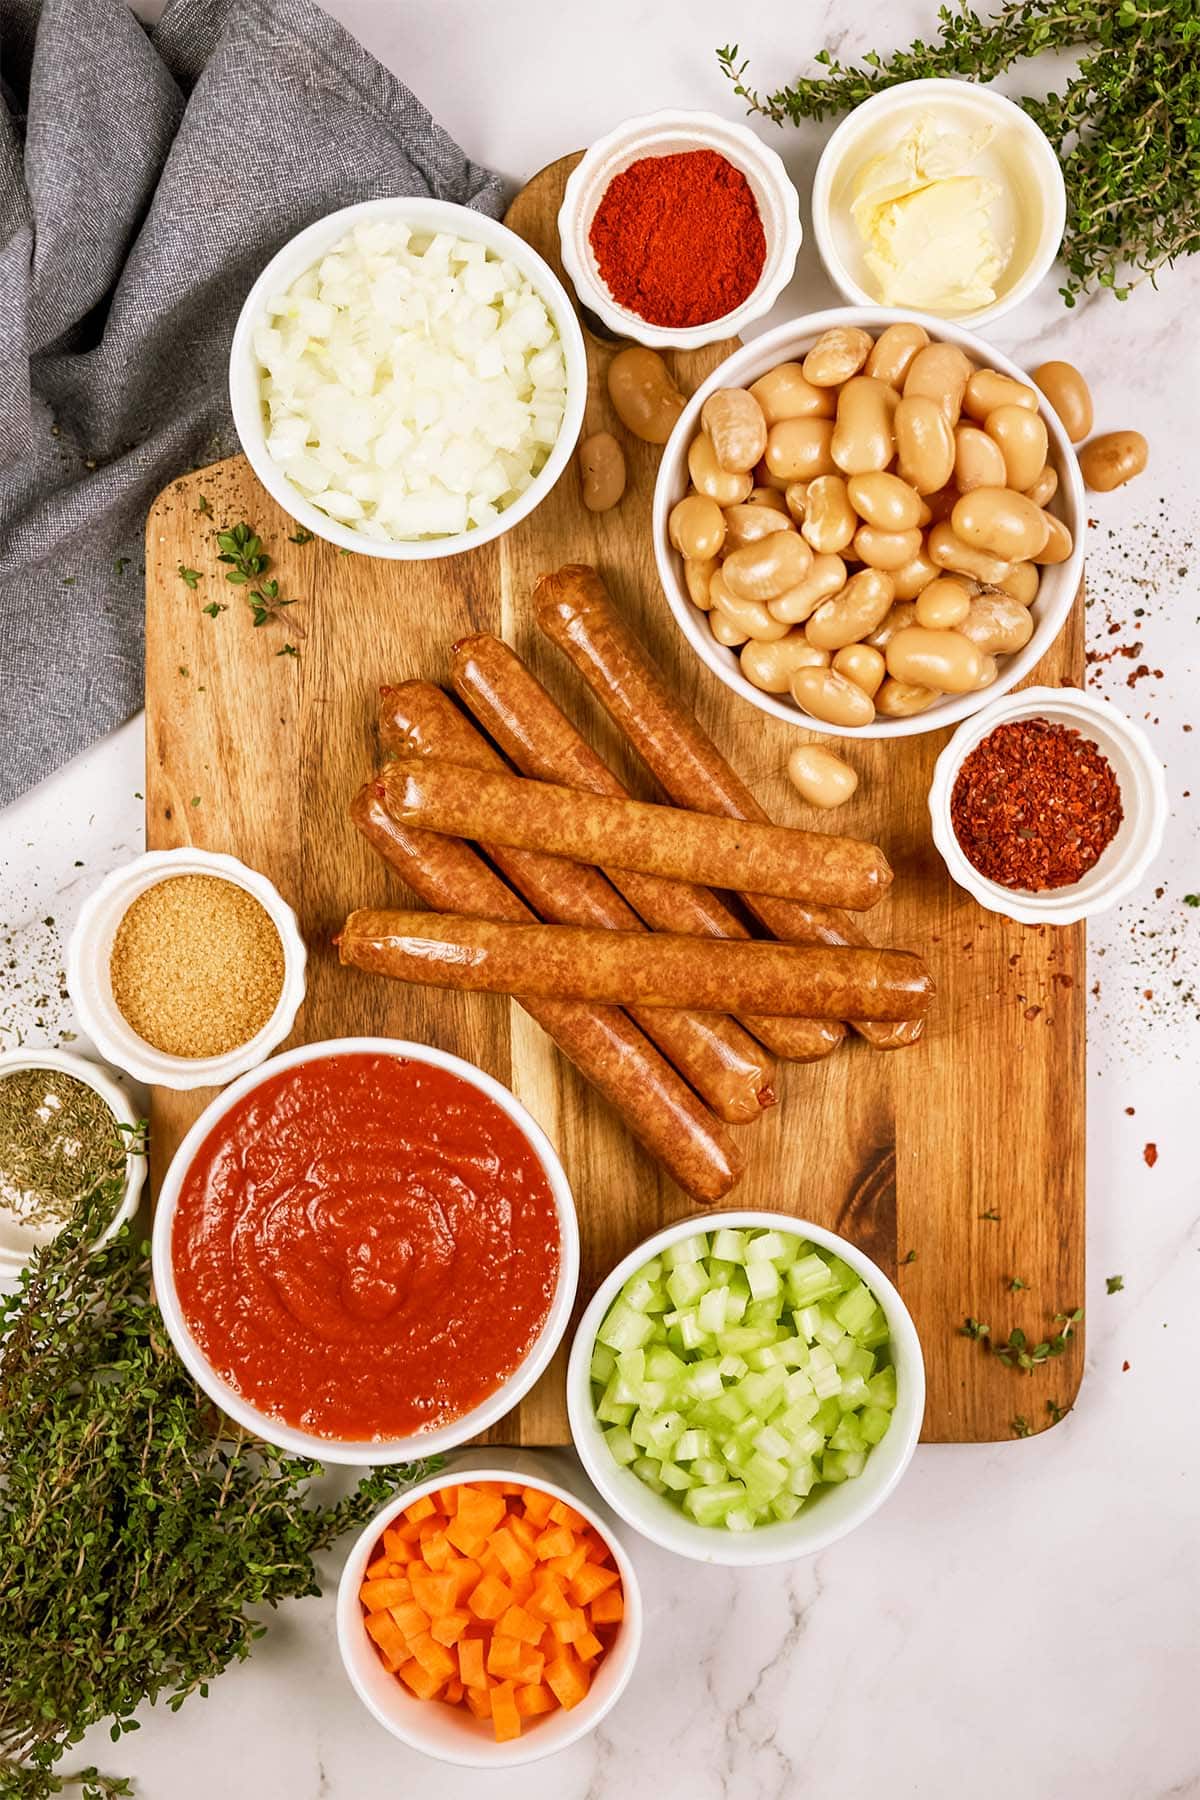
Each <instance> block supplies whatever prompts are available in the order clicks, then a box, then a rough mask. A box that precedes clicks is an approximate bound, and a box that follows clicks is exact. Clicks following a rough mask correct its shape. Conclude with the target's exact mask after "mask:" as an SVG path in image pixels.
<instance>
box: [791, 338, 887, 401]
mask: <svg viewBox="0 0 1200 1800" xmlns="http://www.w3.org/2000/svg"><path fill="white" fill-rule="evenodd" d="M874 342H875V340H874V338H873V337H872V336H871V334H870V332H869V331H860V330H859V328H858V326H857V325H833V326H831V327H830V329H829V330H828V331H823V332H822V333H821V335H820V337H819V338H818V339H817V341H816V343H815V344H814V345H813V347H812V349H811V350H810V351H809V353H808V355H807V356H806V357H805V359H804V361H803V363H802V364H801V369H802V372H803V375H804V379H805V381H809V382H811V383H812V385H813V386H814V387H823V388H829V387H840V386H841V384H842V382H843V381H849V379H850V377H851V376H852V375H857V374H858V371H859V370H860V369H861V368H862V366H863V364H864V363H865V362H866V360H867V358H868V356H870V354H871V350H872V348H873V346H874Z"/></svg>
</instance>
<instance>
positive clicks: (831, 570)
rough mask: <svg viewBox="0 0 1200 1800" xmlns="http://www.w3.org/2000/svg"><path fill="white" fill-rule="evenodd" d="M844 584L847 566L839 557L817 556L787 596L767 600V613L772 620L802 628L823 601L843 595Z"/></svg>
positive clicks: (780, 595)
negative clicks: (801, 579) (836, 595)
mask: <svg viewBox="0 0 1200 1800" xmlns="http://www.w3.org/2000/svg"><path fill="white" fill-rule="evenodd" d="M845 585H846V565H845V563H844V562H843V561H842V559H841V557H840V556H824V555H820V556H814V557H813V559H812V564H811V566H810V568H809V571H808V574H807V575H806V576H805V577H804V580H803V581H799V582H797V584H796V586H795V587H793V588H788V590H787V592H786V593H784V594H777V595H776V596H775V598H774V600H768V601H767V611H768V612H769V613H770V615H771V617H772V618H773V619H783V620H785V621H786V623H787V624H789V625H802V624H803V623H804V621H805V619H807V618H809V617H810V615H811V614H812V613H813V612H814V611H815V610H816V608H817V607H818V606H819V605H820V604H821V602H822V600H828V599H829V597H830V596H831V595H832V594H840V593H841V591H842V589H843V588H844V587H845Z"/></svg>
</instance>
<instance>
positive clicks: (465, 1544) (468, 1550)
mask: <svg viewBox="0 0 1200 1800" xmlns="http://www.w3.org/2000/svg"><path fill="white" fill-rule="evenodd" d="M446 1536H447V1538H448V1539H449V1540H450V1542H451V1543H452V1544H453V1545H454V1548H455V1549H456V1550H461V1551H462V1553H463V1555H464V1556H478V1554H479V1552H480V1551H481V1550H482V1549H483V1547H484V1545H485V1544H486V1543H487V1533H486V1532H483V1531H480V1530H479V1529H478V1528H477V1527H476V1525H475V1523H474V1521H473V1520H472V1519H470V1518H468V1517H464V1515H463V1513H462V1511H461V1509H460V1510H459V1511H458V1512H457V1513H455V1515H454V1517H453V1518H452V1519H451V1521H450V1523H449V1524H448V1525H447V1527H446Z"/></svg>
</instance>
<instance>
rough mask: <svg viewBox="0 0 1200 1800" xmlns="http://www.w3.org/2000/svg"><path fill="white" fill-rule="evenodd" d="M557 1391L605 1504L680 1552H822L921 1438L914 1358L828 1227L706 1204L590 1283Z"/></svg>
mask: <svg viewBox="0 0 1200 1800" xmlns="http://www.w3.org/2000/svg"><path fill="white" fill-rule="evenodd" d="M701 1224H702V1226H703V1228H702V1229H700V1228H699V1227H700V1226H701ZM567 1406H568V1411H569V1414H570V1420H571V1435H572V1438H573V1440H574V1443H575V1447H576V1449H577V1450H578V1452H579V1456H580V1458H581V1460H582V1462H583V1465H584V1467H585V1469H586V1470H587V1472H588V1474H589V1475H590V1476H591V1478H592V1481H593V1482H594V1483H595V1485H596V1487H597V1488H598V1489H599V1491H600V1493H601V1494H602V1495H603V1496H604V1498H605V1500H606V1501H607V1502H608V1504H609V1505H610V1506H611V1507H612V1508H613V1510H614V1512H616V1513H618V1514H619V1515H620V1516H621V1518H623V1519H624V1520H625V1521H626V1522H627V1523H628V1524H630V1525H632V1526H634V1527H635V1528H636V1529H637V1530H638V1531H641V1532H643V1533H644V1534H645V1535H646V1536H647V1537H648V1538H651V1539H653V1541H654V1542H655V1543H657V1544H661V1545H662V1546H663V1547H664V1548H665V1549H667V1550H673V1551H675V1552H676V1553H677V1554H678V1555H680V1556H689V1557H692V1558H693V1559H694V1560H696V1561H697V1562H708V1563H726V1564H735V1565H740V1566H743V1567H748V1566H753V1565H761V1564H765V1563H781V1562H791V1561H794V1560H795V1559H796V1558H798V1557H802V1556H810V1555H813V1554H815V1552H817V1551H819V1550H824V1549H825V1548H826V1547H827V1546H828V1545H830V1544H832V1543H834V1542H836V1540H837V1539H838V1538H841V1537H844V1536H845V1535H846V1534H847V1532H850V1531H853V1530H854V1529H855V1527H856V1526H858V1525H861V1524H862V1523H863V1522H864V1521H865V1520H866V1519H868V1518H869V1517H870V1516H871V1514H872V1513H874V1512H876V1511H877V1510H878V1508H879V1507H881V1506H882V1505H883V1503H884V1501H885V1500H887V1498H888V1497H889V1495H890V1494H891V1493H892V1491H893V1490H894V1488H895V1487H896V1484H897V1482H898V1481H899V1480H900V1478H901V1476H902V1475H903V1474H904V1471H905V1469H906V1468H907V1467H908V1464H909V1462H910V1461H911V1459H912V1455H913V1452H914V1450H915V1449H916V1445H917V1439H918V1438H919V1436H920V1432H921V1420H922V1418H923V1416H924V1412H925V1365H924V1361H923V1359H922V1356H921V1345H920V1341H919V1339H918V1337H917V1332H916V1327H915V1326H914V1324H913V1322H912V1318H911V1316H910V1314H909V1311H908V1308H907V1307H906V1306H905V1304H904V1301H903V1300H902V1299H901V1297H900V1295H899V1293H898V1292H897V1290H896V1288H895V1286H894V1285H893V1283H892V1282H890V1281H889V1280H888V1278H887V1276H886V1275H885V1274H884V1273H883V1270H882V1269H880V1268H879V1267H878V1266H877V1265H876V1264H875V1263H873V1262H872V1261H871V1259H870V1257H868V1256H865V1255H864V1254H863V1252H862V1251H861V1250H858V1249H856V1248H855V1246H854V1245H853V1244H851V1243H849V1242H848V1241H847V1240H846V1239H845V1238H841V1237H838V1236H837V1235H836V1234H835V1233H834V1232H832V1231H827V1230H825V1229H824V1228H823V1227H822V1226H819V1225H813V1224H810V1223H809V1222H808V1221H806V1220H804V1219H799V1218H794V1217H792V1216H791V1215H790V1214H786V1213H772V1212H744V1211H743V1212H724V1213H714V1214H708V1215H707V1216H706V1217H705V1218H704V1219H703V1221H699V1220H697V1219H695V1218H689V1219H685V1220H682V1221H680V1223H679V1224H676V1225H672V1226H669V1227H668V1228H667V1230H665V1231H660V1232H658V1233H657V1234H656V1235H655V1236H654V1237H651V1238H647V1239H646V1240H645V1242H644V1243H642V1244H639V1245H638V1247H637V1248H636V1249H635V1250H633V1251H631V1253H630V1254H629V1255H628V1256H627V1257H625V1259H624V1260H623V1261H622V1262H620V1263H618V1264H617V1267H616V1268H615V1269H614V1270H613V1271H612V1273H611V1274H610V1275H609V1276H608V1278H607V1279H606V1280H605V1281H604V1282H602V1283H601V1285H600V1287H599V1289H598V1290H597V1292H596V1294H595V1295H594V1297H593V1299H592V1301H591V1304H590V1305H589V1306H588V1308H587V1310H586V1312H585V1313H584V1315H583V1318H582V1319H581V1320H580V1323H579V1328H578V1331H577V1332H576V1334H575V1340H574V1343H573V1345H572V1349H571V1359H570V1364H569V1367H568V1371H567Z"/></svg>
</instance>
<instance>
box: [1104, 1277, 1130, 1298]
mask: <svg viewBox="0 0 1200 1800" xmlns="http://www.w3.org/2000/svg"><path fill="white" fill-rule="evenodd" d="M1124 1286H1125V1277H1124V1276H1123V1275H1108V1276H1106V1277H1105V1281H1104V1290H1105V1292H1106V1293H1108V1294H1119V1293H1120V1292H1121V1290H1122V1288H1123V1287H1124Z"/></svg>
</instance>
